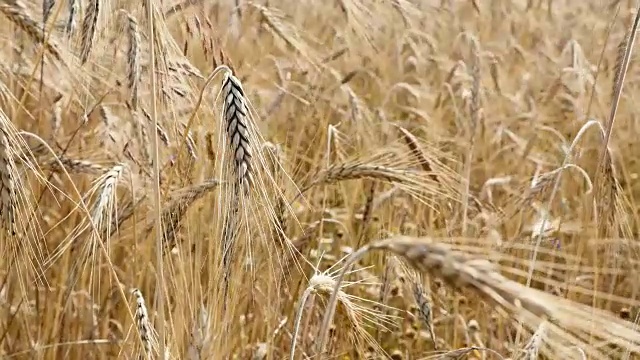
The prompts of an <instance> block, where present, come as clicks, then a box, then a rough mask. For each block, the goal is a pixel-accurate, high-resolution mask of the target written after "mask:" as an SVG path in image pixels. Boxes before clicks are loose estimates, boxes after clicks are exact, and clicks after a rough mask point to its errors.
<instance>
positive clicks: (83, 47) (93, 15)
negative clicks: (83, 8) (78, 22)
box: [80, 0, 100, 64]
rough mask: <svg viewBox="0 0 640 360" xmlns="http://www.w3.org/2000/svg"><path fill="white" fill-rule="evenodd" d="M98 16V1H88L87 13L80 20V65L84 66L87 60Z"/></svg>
mask: <svg viewBox="0 0 640 360" xmlns="http://www.w3.org/2000/svg"><path fill="white" fill-rule="evenodd" d="M99 15H100V0H89V7H88V8H87V13H86V14H84V18H83V19H82V37H81V40H80V63H81V64H84V63H86V62H87V60H88V59H89V53H90V52H91V49H92V47H93V38H94V37H95V35H96V30H97V29H96V28H97V27H98V16H99Z"/></svg>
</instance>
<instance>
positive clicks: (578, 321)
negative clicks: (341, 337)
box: [317, 236, 640, 360]
mask: <svg viewBox="0 0 640 360" xmlns="http://www.w3.org/2000/svg"><path fill="white" fill-rule="evenodd" d="M371 250H384V251H390V252H393V253H394V254H396V255H398V256H400V257H401V258H403V259H404V260H405V261H406V262H407V263H408V264H409V265H411V266H412V267H414V268H415V269H416V270H418V271H420V272H423V273H426V274H429V275H430V276H433V277H437V278H440V279H441V280H443V281H444V282H446V283H447V284H449V285H451V286H453V287H454V288H466V289H468V290H470V291H473V292H475V293H476V294H478V295H479V296H481V297H482V298H484V299H486V300H488V301H489V302H491V303H493V304H495V305H496V306H499V307H501V308H503V309H505V310H506V311H507V312H508V313H509V314H510V315H511V316H512V317H513V319H514V320H516V321H520V322H522V323H523V325H524V326H525V327H527V329H528V330H530V331H535V330H536V329H537V328H538V327H539V326H540V324H541V323H543V322H545V321H546V322H547V323H548V326H547V327H546V331H547V334H548V336H547V343H546V344H545V345H546V346H544V347H543V348H542V349H541V353H542V354H543V355H545V356H550V357H551V358H557V357H558V356H563V358H565V359H568V358H571V357H568V356H575V354H573V355H571V354H567V353H566V351H567V349H566V347H567V344H572V345H575V346H578V347H580V348H581V349H582V350H584V351H585V352H586V353H587V354H588V355H589V358H593V359H602V360H605V359H609V358H610V357H608V356H607V355H605V354H604V353H603V352H602V350H601V349H600V348H599V346H596V345H595V344H594V341H598V342H601V343H603V344H609V345H612V346H616V347H617V348H619V349H621V350H622V351H632V352H637V351H640V332H638V331H636V330H635V325H634V324H633V323H630V322H627V321H624V320H620V319H618V318H617V317H615V316H613V315H612V314H610V313H608V312H606V311H603V310H599V309H595V308H592V307H589V306H586V305H583V304H580V303H577V302H574V301H571V300H568V299H565V298H561V297H558V296H555V295H552V294H549V293H547V292H544V291H541V290H536V289H532V288H529V287H527V286H524V285H522V284H520V283H519V282H516V281H513V280H509V279H508V278H506V277H505V276H503V275H502V274H501V273H500V272H499V271H498V268H497V267H496V266H494V264H492V263H491V262H489V261H488V260H485V259H482V258H479V257H476V256H472V255H469V254H468V253H467V252H465V251H463V250H455V248H453V247H452V246H450V245H447V244H444V243H440V242H436V241H434V240H433V239H430V238H416V237H408V236H398V237H392V238H388V239H385V240H380V241H376V242H374V243H371V244H369V245H367V246H365V247H363V248H361V249H359V250H358V251H356V252H354V253H352V255H351V257H350V258H349V260H347V261H346V262H345V265H344V269H348V268H349V267H350V265H351V264H353V263H355V262H356V261H357V260H359V259H360V258H362V256H363V255H365V254H366V253H368V252H369V251H371ZM344 273H345V271H344V270H343V271H342V274H341V275H340V276H339V277H338V279H337V280H336V288H335V290H336V291H337V289H338V286H339V284H340V283H341V282H342V278H343V275H344ZM336 301H337V299H336V296H335V294H334V295H332V298H331V300H330V301H329V305H328V306H329V307H328V309H327V311H326V313H325V316H324V319H323V322H322V325H321V327H320V333H319V334H320V337H319V341H318V343H317V345H318V347H317V350H318V351H319V352H320V353H324V352H325V351H326V350H325V344H326V336H327V333H328V330H329V324H330V323H331V321H332V318H333V316H334V314H335V307H336ZM571 359H573V358H571Z"/></svg>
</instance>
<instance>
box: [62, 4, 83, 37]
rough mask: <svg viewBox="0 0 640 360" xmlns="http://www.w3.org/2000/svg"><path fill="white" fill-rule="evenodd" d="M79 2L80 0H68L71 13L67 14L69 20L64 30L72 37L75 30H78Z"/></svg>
mask: <svg viewBox="0 0 640 360" xmlns="http://www.w3.org/2000/svg"><path fill="white" fill-rule="evenodd" d="M78 3H79V1H78V0H67V9H68V11H69V15H68V16H67V22H66V24H65V25H64V31H65V32H66V33H67V36H68V37H71V36H72V35H73V32H74V31H75V30H76V16H77V15H78V13H79V12H80V9H79V7H80V5H79V4H78Z"/></svg>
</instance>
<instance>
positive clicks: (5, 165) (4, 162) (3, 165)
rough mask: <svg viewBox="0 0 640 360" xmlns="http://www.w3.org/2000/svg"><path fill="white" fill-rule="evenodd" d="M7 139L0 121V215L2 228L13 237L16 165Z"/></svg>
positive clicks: (3, 125) (5, 130) (4, 127)
mask: <svg viewBox="0 0 640 360" xmlns="http://www.w3.org/2000/svg"><path fill="white" fill-rule="evenodd" d="M9 139H10V136H9V133H8V132H7V128H6V125H5V123H4V122H3V121H0V202H1V203H0V215H1V216H2V225H3V227H4V228H5V229H7V230H8V231H9V233H10V234H12V235H15V217H14V213H15V208H16V187H15V181H14V179H13V176H14V174H16V164H15V161H14V158H13V155H12V154H11V151H12V150H11V147H10V146H11V144H10V141H9Z"/></svg>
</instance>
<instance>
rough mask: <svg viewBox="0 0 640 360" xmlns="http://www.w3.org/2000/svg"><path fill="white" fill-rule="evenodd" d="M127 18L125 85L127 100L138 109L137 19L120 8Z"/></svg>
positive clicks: (138, 51)
mask: <svg viewBox="0 0 640 360" xmlns="http://www.w3.org/2000/svg"><path fill="white" fill-rule="evenodd" d="M121 11H122V13H123V14H124V16H126V19H127V36H128V38H129V47H128V49H127V86H128V87H129V92H130V94H129V102H130V103H131V108H132V109H133V110H134V111H136V110H138V89H139V87H140V68H141V66H140V42H141V40H140V30H139V29H138V21H137V20H136V18H135V17H133V15H131V14H130V13H128V12H126V11H125V10H121Z"/></svg>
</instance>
